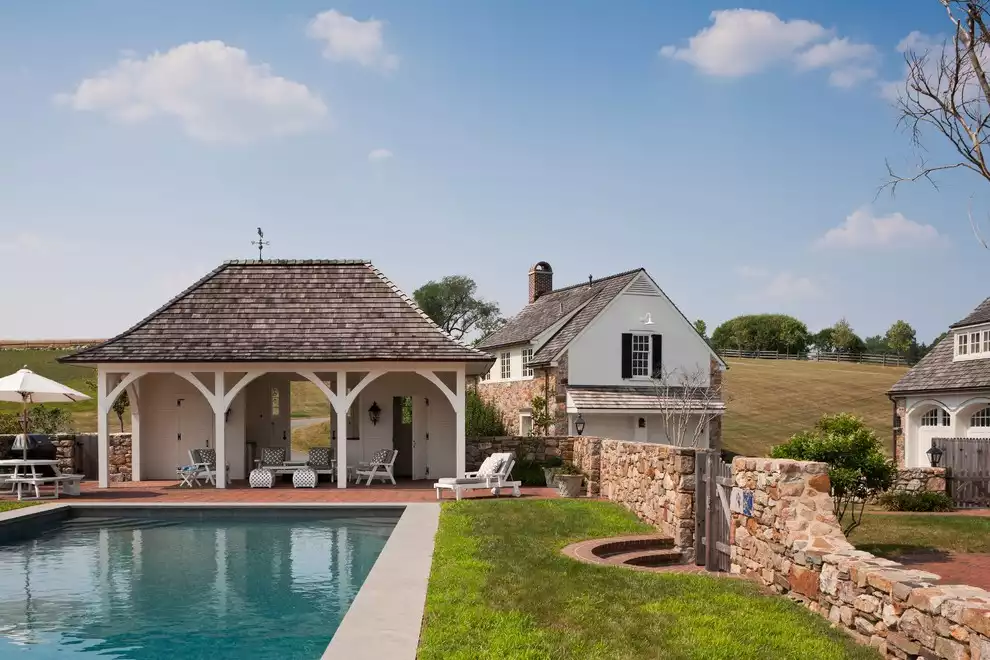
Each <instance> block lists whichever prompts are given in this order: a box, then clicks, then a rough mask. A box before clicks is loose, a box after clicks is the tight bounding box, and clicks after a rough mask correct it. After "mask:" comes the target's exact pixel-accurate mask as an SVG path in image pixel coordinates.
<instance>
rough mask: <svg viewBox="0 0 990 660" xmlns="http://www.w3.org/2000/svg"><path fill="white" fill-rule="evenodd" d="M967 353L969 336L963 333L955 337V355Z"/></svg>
mask: <svg viewBox="0 0 990 660" xmlns="http://www.w3.org/2000/svg"><path fill="white" fill-rule="evenodd" d="M967 353H969V335H967V334H966V333H965V332H963V333H961V334H958V335H956V355H966V354H967Z"/></svg>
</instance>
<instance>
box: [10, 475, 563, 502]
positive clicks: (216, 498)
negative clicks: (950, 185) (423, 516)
mask: <svg viewBox="0 0 990 660" xmlns="http://www.w3.org/2000/svg"><path fill="white" fill-rule="evenodd" d="M178 484H179V482H178V481H134V482H125V483H114V484H111V485H110V487H109V488H105V489H100V488H98V487H97V484H96V482H87V483H83V484H82V495H80V496H79V497H66V498H65V499H66V501H70V502H105V501H113V502H146V503H149V504H151V503H160V502H161V503H181V502H298V503H306V502H355V503H357V502H435V501H436V491H434V490H433V482H430V481H409V480H399V483H398V485H397V486H393V485H391V484H387V485H384V484H377V483H376V484H373V485H371V486H364V485H357V486H355V485H351V486H349V487H348V488H346V489H343V490H340V489H338V488H336V487H335V486H334V485H333V484H330V483H326V482H321V483H320V485H319V487H317V488H293V487H292V484H290V483H279V484H278V485H276V486H275V487H274V488H250V487H248V485H247V482H246V481H235V482H233V483H232V484H231V485H230V486H229V487H228V488H226V489H224V490H218V489H216V488H212V487H205V488H179V485H178ZM521 490H522V497H524V498H546V497H557V491H556V490H555V489H553V488H522V489H521ZM502 497H503V498H506V497H508V498H511V497H512V495H511V492H510V491H503V494H502ZM465 498H472V499H475V498H481V499H484V498H487V499H495V497H493V496H492V494H491V493H490V492H489V491H485V490H476V491H472V492H470V493H466V494H465ZM3 499H11V498H10V497H4V498H3ZM450 500H453V497H452V496H451V494H450V493H449V492H447V493H444V501H450Z"/></svg>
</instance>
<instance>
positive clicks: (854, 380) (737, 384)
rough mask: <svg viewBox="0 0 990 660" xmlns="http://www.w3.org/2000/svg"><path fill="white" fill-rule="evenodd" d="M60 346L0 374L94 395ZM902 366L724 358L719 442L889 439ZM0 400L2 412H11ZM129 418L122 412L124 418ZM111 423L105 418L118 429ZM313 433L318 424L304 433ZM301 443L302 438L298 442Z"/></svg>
mask: <svg viewBox="0 0 990 660" xmlns="http://www.w3.org/2000/svg"><path fill="white" fill-rule="evenodd" d="M65 353H66V352H65V351H50V350H0V375H6V374H9V373H13V372H14V371H16V370H17V369H19V368H21V367H22V366H24V365H27V367H28V368H29V369H32V370H34V371H35V372H37V373H39V374H41V375H43V376H47V377H48V378H53V379H55V380H57V381H60V382H63V383H65V384H66V385H68V386H69V387H73V388H75V389H77V390H79V391H81V392H85V393H86V394H89V395H91V396H93V395H94V394H95V392H94V391H93V388H92V387H90V385H89V382H88V380H89V379H93V378H94V373H93V371H92V370H91V369H87V368H85V367H78V366H73V365H65V364H59V363H58V362H56V358H57V357H58V356H60V355H64V354H65ZM905 371H906V369H904V368H901V367H880V366H873V365H862V364H833V363H818V362H798V361H790V360H730V361H729V370H728V371H727V372H726V374H725V387H726V393H727V395H728V399H729V400H728V412H727V413H726V415H725V424H724V427H723V440H724V444H725V447H726V449H730V450H732V451H736V452H739V453H743V454H749V455H755V456H762V455H765V454H766V453H767V452H768V451H769V448H770V447H771V446H772V445H775V444H779V443H781V442H784V441H785V440H787V439H788V438H789V437H790V436H791V435H792V434H794V433H796V432H797V431H800V430H802V429H806V428H808V427H810V426H811V425H812V424H814V423H815V420H817V419H818V418H819V417H820V416H821V415H822V414H823V413H826V412H851V413H854V414H856V415H860V416H862V417H864V418H865V419H866V421H867V423H869V424H870V426H872V427H873V428H874V429H876V430H877V433H879V434H880V437H881V438H883V439H886V438H889V437H890V432H891V419H890V401H889V400H888V399H887V397H886V396H885V395H884V392H886V391H887V390H888V389H889V388H890V386H891V385H893V384H894V382H896V381H897V379H898V378H900V377H901V376H902V375H903V374H904V372H905ZM67 407H68V408H69V409H70V410H72V412H73V418H74V421H75V425H76V429H77V430H79V431H95V430H96V401H95V400H93V399H91V400H89V401H83V402H80V403H77V404H68V405H67ZM16 409H17V405H16V404H4V403H0V410H16ZM292 416H293V417H297V418H300V417H329V416H330V406H329V404H328V403H327V400H326V398H325V397H324V396H323V394H322V393H321V392H320V391H319V390H318V389H317V388H316V386H315V385H313V384H312V383H309V382H299V381H297V382H293V383H292ZM126 419H127V416H126V415H125V420H126ZM116 425H117V421H116V420H115V419H112V420H111V428H112V429H114V430H116V428H117V426H116ZM315 433H317V431H316V430H313V431H310V434H315ZM300 441H301V442H302V443H303V444H305V442H306V439H305V438H302V439H301V440H300Z"/></svg>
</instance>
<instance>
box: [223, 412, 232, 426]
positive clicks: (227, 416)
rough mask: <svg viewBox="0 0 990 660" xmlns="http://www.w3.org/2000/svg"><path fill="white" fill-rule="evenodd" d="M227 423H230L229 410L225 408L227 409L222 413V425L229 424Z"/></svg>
mask: <svg viewBox="0 0 990 660" xmlns="http://www.w3.org/2000/svg"><path fill="white" fill-rule="evenodd" d="M229 421H230V408H227V409H226V410H225V411H224V412H223V423H224V424H226V423H227V422H229Z"/></svg>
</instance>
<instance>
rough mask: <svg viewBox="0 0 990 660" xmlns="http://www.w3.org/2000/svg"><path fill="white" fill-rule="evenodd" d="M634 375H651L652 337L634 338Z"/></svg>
mask: <svg viewBox="0 0 990 660" xmlns="http://www.w3.org/2000/svg"><path fill="white" fill-rule="evenodd" d="M632 375H633V378H636V377H638V376H649V375H650V335H633V336H632Z"/></svg>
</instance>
